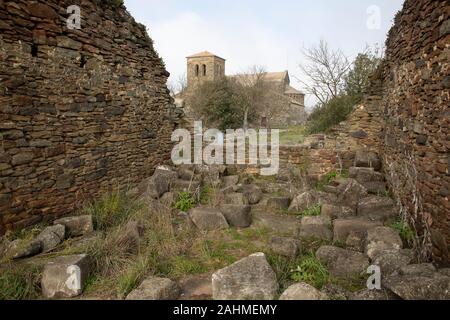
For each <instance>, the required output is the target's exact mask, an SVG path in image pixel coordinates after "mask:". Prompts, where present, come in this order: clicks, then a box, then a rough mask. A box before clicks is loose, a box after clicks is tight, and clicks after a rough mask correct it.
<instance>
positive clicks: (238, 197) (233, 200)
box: [225, 193, 248, 206]
mask: <svg viewBox="0 0 450 320" xmlns="http://www.w3.org/2000/svg"><path fill="white" fill-rule="evenodd" d="M225 204H232V205H236V206H243V205H247V204H248V201H247V198H246V197H245V196H244V194H243V193H228V194H226V195H225Z"/></svg>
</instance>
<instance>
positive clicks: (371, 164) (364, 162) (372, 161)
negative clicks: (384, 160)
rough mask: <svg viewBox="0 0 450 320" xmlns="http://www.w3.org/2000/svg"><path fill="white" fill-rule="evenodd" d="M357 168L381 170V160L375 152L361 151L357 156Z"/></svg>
mask: <svg viewBox="0 0 450 320" xmlns="http://www.w3.org/2000/svg"><path fill="white" fill-rule="evenodd" d="M355 167H367V168H374V169H375V170H376V171H379V170H380V169H381V159H380V157H379V156H378V154H376V153H375V152H369V151H363V150H359V151H357V152H356V155H355Z"/></svg>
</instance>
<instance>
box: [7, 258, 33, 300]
mask: <svg viewBox="0 0 450 320" xmlns="http://www.w3.org/2000/svg"><path fill="white" fill-rule="evenodd" d="M40 274H41V270H40V268H38V267H28V266H22V267H15V268H12V267H9V266H8V267H6V269H1V270H0V300H32V299H37V298H38V297H39V295H40V291H41V290H40Z"/></svg>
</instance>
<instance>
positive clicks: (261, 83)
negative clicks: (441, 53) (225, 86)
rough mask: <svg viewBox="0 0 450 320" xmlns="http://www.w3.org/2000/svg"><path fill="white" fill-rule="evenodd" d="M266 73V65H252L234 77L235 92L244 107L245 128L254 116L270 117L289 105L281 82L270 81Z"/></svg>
mask: <svg viewBox="0 0 450 320" xmlns="http://www.w3.org/2000/svg"><path fill="white" fill-rule="evenodd" d="M266 75H267V72H266V70H265V68H264V67H261V66H252V67H250V68H249V69H248V71H247V72H246V73H243V74H238V75H236V76H235V77H234V80H235V82H234V85H235V88H236V89H235V92H236V94H237V95H238V99H239V100H241V102H242V103H241V105H242V106H243V107H244V110H243V121H242V122H243V128H244V129H245V130H246V129H248V126H249V118H251V117H252V116H265V117H267V118H269V119H270V118H272V117H274V116H276V115H278V114H281V113H282V112H283V111H284V110H285V109H286V107H288V105H289V103H288V101H287V100H286V97H285V96H284V95H283V94H282V88H281V87H279V85H280V84H279V83H276V82H271V81H268V79H267V78H266Z"/></svg>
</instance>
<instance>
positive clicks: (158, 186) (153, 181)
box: [139, 173, 170, 199]
mask: <svg viewBox="0 0 450 320" xmlns="http://www.w3.org/2000/svg"><path fill="white" fill-rule="evenodd" d="M169 187H170V180H169V179H168V178H167V177H166V176H165V175H164V174H159V173H155V174H154V175H153V176H152V177H151V178H149V179H146V180H144V181H143V182H142V183H141V184H140V185H139V190H140V192H141V193H142V194H144V195H145V196H146V197H149V198H152V199H159V198H160V197H161V196H162V195H163V194H164V193H166V192H168V191H169Z"/></svg>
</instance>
